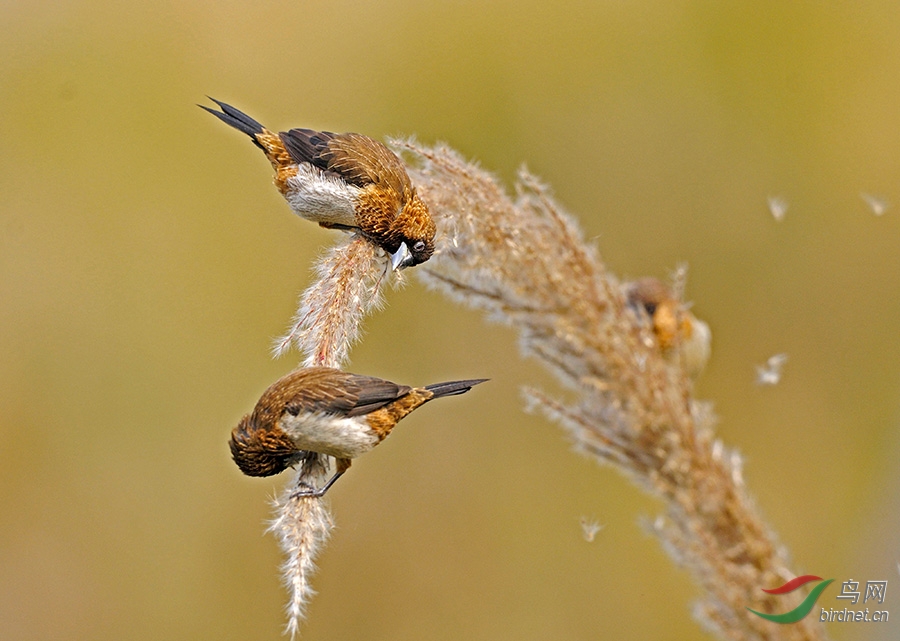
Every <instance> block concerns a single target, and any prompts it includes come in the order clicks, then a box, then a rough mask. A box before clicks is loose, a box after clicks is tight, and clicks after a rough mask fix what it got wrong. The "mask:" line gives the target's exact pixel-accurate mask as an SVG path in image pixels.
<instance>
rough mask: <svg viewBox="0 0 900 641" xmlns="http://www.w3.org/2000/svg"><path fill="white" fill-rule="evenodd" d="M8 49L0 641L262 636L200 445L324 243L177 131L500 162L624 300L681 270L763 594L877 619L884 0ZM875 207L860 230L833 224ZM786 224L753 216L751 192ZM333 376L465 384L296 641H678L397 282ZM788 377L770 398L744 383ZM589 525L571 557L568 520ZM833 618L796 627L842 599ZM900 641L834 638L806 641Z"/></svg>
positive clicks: (177, 23)
mask: <svg viewBox="0 0 900 641" xmlns="http://www.w3.org/2000/svg"><path fill="white" fill-rule="evenodd" d="M0 15H2V23H3V26H2V34H3V35H2V38H0V461H2V463H0V638H2V639H11V640H23V641H26V640H32V639H34V640H38V639H41V640H44V639H90V640H104V639H117V640H118V639H135V640H142V639H168V640H180V639H235V640H237V639H275V638H279V634H280V631H281V628H282V625H283V624H284V616H283V612H282V606H283V603H284V602H285V600H286V594H285V592H284V590H283V588H282V586H281V585H280V584H279V575H278V571H277V566H278V564H279V562H280V554H279V551H278V549H277V546H276V542H275V540H274V538H273V537H271V536H263V530H264V527H265V521H266V519H267V518H268V517H269V506H268V502H269V499H270V498H271V497H272V496H273V494H275V493H276V492H278V491H279V490H280V488H281V487H282V484H283V482H284V481H285V479H280V478H276V479H268V480H260V479H249V478H246V477H242V476H241V475H240V474H239V472H238V470H237V468H236V467H235V466H234V465H233V464H232V463H231V461H230V460H229V455H228V450H227V446H226V439H227V435H228V432H229V430H230V428H231V427H232V426H233V425H234V424H235V423H236V421H237V420H238V419H239V418H240V416H241V415H242V413H244V412H246V411H248V410H249V409H250V408H251V407H252V404H253V402H254V401H255V399H256V398H257V396H258V395H259V393H260V392H261V391H262V390H263V389H264V388H265V387H266V386H267V385H268V384H269V383H271V382H272V381H274V380H275V378H277V377H278V376H280V375H281V374H283V373H285V372H287V371H288V370H289V369H291V368H292V367H293V366H294V365H296V363H297V361H298V358H299V357H298V356H297V355H296V354H293V355H289V356H287V357H284V358H281V359H280V360H277V361H273V360H272V359H271V358H270V356H269V347H270V344H271V341H272V339H273V337H275V336H277V335H279V334H280V333H281V332H282V331H283V330H284V329H285V328H286V326H287V323H288V321H289V319H290V316H291V314H292V312H293V309H294V305H295V302H296V297H297V295H298V293H299V292H300V291H301V290H302V289H303V287H304V286H305V285H306V284H308V283H309V279H310V273H309V266H310V264H311V261H312V259H313V258H314V257H315V256H316V255H317V253H318V252H320V251H321V249H322V247H324V246H326V245H327V244H328V243H330V242H332V240H333V239H334V233H333V232H326V231H322V230H319V229H318V228H316V227H315V226H313V225H311V224H309V223H307V222H305V221H302V220H299V219H298V218H296V217H295V216H293V215H292V214H291V213H290V211H289V210H288V208H287V206H286V205H285V204H284V203H283V202H282V200H281V199H280V196H279V195H278V194H277V192H276V191H275V190H274V189H273V187H272V186H271V183H270V177H271V175H270V174H271V172H270V168H269V167H268V165H267V163H266V161H265V159H264V158H263V157H262V155H261V154H259V153H258V151H257V150H256V149H255V148H254V147H253V146H252V145H251V144H250V143H249V142H248V141H247V140H246V139H245V138H244V137H242V136H241V135H240V134H238V133H236V132H234V131H232V130H230V129H228V128H227V127H224V126H223V125H222V124H221V123H219V122H218V121H216V120H215V119H214V118H212V117H210V116H209V115H208V114H205V113H203V112H202V111H201V110H200V109H198V108H197V107H196V106H194V103H197V102H204V101H206V98H205V96H206V95H207V94H209V95H211V96H214V97H216V98H219V99H222V100H226V101H228V102H231V103H232V104H234V105H236V106H238V107H240V108H242V109H244V110H246V111H247V112H248V113H250V114H251V115H252V116H254V117H256V118H257V119H259V120H261V121H262V122H263V123H264V124H267V125H268V126H270V127H272V128H280V129H285V128H288V127H292V126H306V127H317V128H325V129H331V130H334V131H348V130H349V131H359V132H364V133H367V134H369V135H372V136H375V137H384V136H389V135H407V134H415V135H417V136H418V137H419V139H420V140H423V141H425V142H435V141H438V140H443V141H447V142H448V143H450V144H451V145H452V146H454V147H455V148H457V149H458V150H460V151H461V152H462V153H464V154H465V155H467V156H469V157H472V158H475V159H478V160H479V162H480V163H481V164H482V165H483V166H484V167H486V168H488V169H490V170H492V171H495V172H496V173H497V174H498V175H499V176H500V177H502V178H503V179H504V180H507V181H508V180H510V179H511V178H512V177H513V176H514V174H515V170H516V169H517V167H518V166H519V165H520V164H522V163H525V164H527V166H528V167H529V168H530V169H531V170H532V171H534V172H535V173H537V174H538V175H540V176H542V177H543V179H545V180H546V181H547V182H549V183H550V184H551V185H552V186H553V188H554V190H555V193H556V195H557V197H558V199H559V200H560V201H561V202H562V203H563V204H564V205H565V206H566V207H567V208H568V209H569V210H570V211H572V212H573V213H574V214H576V215H577V216H578V217H579V219H580V221H581V224H582V226H583V228H584V230H585V232H586V234H587V235H588V236H589V237H592V238H595V239H596V242H597V243H598V244H599V246H600V249H601V251H602V253H603V255H604V257H605V258H606V260H607V262H608V264H609V266H610V267H611V268H612V269H613V270H615V271H616V272H617V273H619V274H621V275H623V276H625V277H629V276H631V277H634V276H642V275H647V274H654V275H660V276H665V275H666V274H667V273H668V272H670V271H671V270H672V269H673V268H674V267H675V266H676V265H677V264H679V263H680V262H682V261H684V262H687V263H688V264H689V265H690V279H689V287H688V292H687V293H688V297H689V298H690V299H692V300H693V301H694V302H695V305H694V311H695V312H696V313H697V315H698V316H701V317H703V318H705V319H706V320H707V321H708V322H709V323H710V325H711V326H712V329H713V335H714V352H713V357H712V360H711V363H710V365H709V367H708V369H707V371H706V373H705V374H704V376H703V377H702V378H701V379H700V381H699V383H698V395H699V396H700V397H702V398H709V399H712V400H713V401H714V402H715V406H716V409H717V412H718V414H719V416H720V419H721V422H720V427H719V432H720V435H721V437H722V438H723V439H724V440H725V442H726V443H728V444H729V445H732V446H735V447H738V448H739V449H740V450H741V451H742V452H743V453H744V454H745V455H746V460H747V465H746V469H745V477H746V480H747V483H748V485H749V487H750V489H751V491H752V493H753V494H754V495H755V497H756V499H757V501H758V503H759V506H760V508H761V510H762V511H763V513H764V514H765V515H766V516H767V517H768V519H769V520H770V523H771V525H772V527H773V528H774V529H775V530H776V531H777V532H778V534H779V535H780V537H781V540H782V541H783V542H784V543H785V544H786V545H787V546H788V547H789V548H790V550H791V552H792V555H793V559H794V568H795V569H796V570H797V571H801V572H810V573H815V574H819V575H820V576H823V577H826V578H831V577H834V578H836V579H837V580H838V582H840V581H844V580H847V579H854V580H861V581H865V580H876V579H887V580H888V581H889V583H888V589H887V597H888V603H886V604H885V607H888V608H890V607H891V604H893V609H894V611H892V612H891V614H892V615H893V616H894V617H895V618H897V619H900V576H898V575H897V574H896V572H897V568H896V565H895V564H896V562H897V560H898V559H900V545H898V541H900V537H898V531H900V474H898V471H900V467H898V463H897V461H898V458H900V438H898V420H900V412H898V409H900V340H898V338H900V331H898V330H900V37H898V32H900V5H898V4H897V3H896V2H876V1H865V2H855V3H851V2H845V3H837V2H783V1H771V2H770V1H759V0H757V1H754V2H746V1H743V2H700V1H674V2H673V1H670V2H659V1H645V2H626V1H611V2H610V1H608V2H600V1H596V2H586V1H585V2H572V1H565V2H531V1H522V0H517V1H515V2H495V3H483V2H461V1H459V2H451V1H447V2H421V3H420V2H410V1H400V0H398V1H392V2H372V3H368V2H342V1H335V0H331V1H329V2H305V1H301V0H292V1H290V2H279V3H273V2H262V3H250V2H234V1H227V2H158V3H149V2H147V3H141V2H132V3H117V2H100V1H98V2H86V1H76V0H73V1H68V2H65V1H58V2H29V3H25V2H17V3H15V2H7V3H4V6H3V8H2V10H0ZM863 193H865V194H871V195H874V196H877V197H879V198H883V199H884V200H885V201H887V202H888V203H891V202H894V203H897V205H898V206H895V207H890V206H889V208H888V210H887V212H886V213H885V214H884V215H883V216H880V217H878V216H875V215H874V214H873V212H872V210H871V209H870V207H869V206H868V205H867V204H866V202H865V201H864V200H863V198H862V197H861V194H863ZM769 197H781V198H784V199H785V201H786V202H787V203H788V210H787V215H786V217H785V219H784V220H783V221H782V222H781V223H776V222H775V220H774V219H773V217H772V215H771V214H770V213H769V210H768V205H767V199H768V198H769ZM366 329H367V334H366V338H365V340H364V342H363V343H362V344H360V345H359V346H358V347H357V348H356V349H355V350H354V352H353V355H352V356H353V360H352V367H351V369H353V370H354V371H359V372H363V373H367V374H374V375H380V376H384V377H388V378H393V379H396V380H399V381H401V382H407V383H414V384H424V383H430V382H435V381H438V380H444V379H448V378H454V377H490V378H491V379H492V381H491V383H490V384H488V385H484V386H482V387H479V388H478V389H477V390H475V392H473V393H472V394H470V395H467V396H465V397H462V398H460V399H454V400H453V401H452V402H449V401H448V402H446V405H444V406H443V407H442V408H436V407H429V408H425V409H423V410H421V411H420V412H417V414H416V415H415V416H414V417H411V418H409V419H407V420H406V421H405V422H404V423H403V424H402V426H401V428H400V429H399V430H398V431H397V432H395V434H394V435H393V436H392V438H391V439H390V440H389V441H388V442H387V443H385V444H384V445H383V446H382V447H380V448H378V449H377V450H376V451H375V452H373V453H372V454H370V455H369V456H367V457H365V458H363V459H361V460H360V461H359V462H358V463H357V464H356V465H354V467H353V469H352V471H351V473H349V474H348V475H347V477H346V478H345V479H343V480H342V481H341V482H340V483H339V484H338V485H337V486H336V487H335V489H334V490H333V491H332V492H331V494H330V499H331V503H332V507H333V510H334V513H335V518H336V521H337V524H338V527H337V529H336V530H335V532H334V536H333V538H332V540H331V542H330V544H329V545H328V547H327V549H326V550H325V552H324V554H323V555H322V557H321V563H320V571H319V573H318V575H317V577H316V579H315V585H316V587H317V589H318V590H319V595H318V596H317V597H316V598H315V600H314V601H313V602H312V605H311V607H310V609H309V620H308V623H307V624H306V625H305V626H304V628H303V638H307V639H391V640H404V639H410V640H450V639H467V640H475V639H484V640H491V641H496V640H500V639H516V640H522V639H525V640H527V639H534V640H544V639H618V640H625V639H641V640H643V639H673V640H674V639H686V638H704V635H705V633H704V632H702V631H701V630H700V629H699V628H698V626H697V625H696V624H695V622H694V621H693V620H692V619H691V616H690V612H689V608H690V603H691V601H692V600H693V599H694V598H696V596H697V589H696V588H695V587H694V585H693V583H692V582H691V581H690V579H689V577H688V576H687V574H686V573H685V572H684V571H683V570H679V569H677V568H676V567H674V566H673V564H672V563H671V562H670V560H669V559H668V558H667V557H666V556H665V554H664V553H663V552H662V551H661V549H660V546H659V545H658V544H657V542H656V541H655V540H653V539H652V538H650V537H648V536H646V535H644V534H643V530H642V529H641V526H640V525H639V519H640V518H641V517H642V516H650V517H652V516H653V515H654V514H655V513H656V511H658V510H659V509H660V506H659V505H658V504H656V503H655V502H654V501H652V500H650V499H648V498H646V497H645V496H643V495H642V494H641V493H640V492H639V491H638V490H637V489H635V488H634V487H633V486H632V485H630V483H629V482H628V481H627V480H625V479H623V478H622V477H620V476H619V475H618V474H617V473H616V472H615V471H613V470H611V469H609V468H601V467H598V466H597V465H595V464H594V463H592V462H590V461H588V460H586V459H583V458H580V457H579V456H577V455H575V454H573V453H572V452H571V449H570V446H569V444H567V443H566V441H565V440H564V438H563V437H562V435H561V431H560V430H559V429H558V428H557V427H556V426H554V425H552V424H549V423H547V422H546V421H544V420H542V419H540V418H538V417H533V416H526V415H524V414H523V412H522V411H521V409H520V407H521V403H520V398H519V391H518V389H519V387H520V385H522V384H523V383H525V382H530V383H533V382H535V381H536V382H538V383H539V384H543V385H547V386H548V387H550V388H551V389H552V386H553V383H552V381H551V380H550V379H549V378H548V377H547V376H546V375H545V374H544V373H543V372H542V371H541V370H540V369H539V368H538V366H537V365H535V364H533V363H525V364H522V362H521V360H520V359H519V356H518V354H517V348H516V341H515V338H514V336H513V334H512V333H511V332H510V331H508V330H506V329H503V328H500V327H496V326H489V325H485V324H484V323H483V321H482V319H481V318H480V317H479V316H478V315H477V314H475V313H473V312H470V311H466V310H462V309H459V308H457V307H455V306H453V305H452V304H451V303H450V302H448V301H446V300H444V299H443V298H441V297H439V296H438V295H437V294H434V293H430V292H427V291H425V290H424V289H423V287H421V285H419V284H418V282H416V280H415V279H412V284H411V285H410V286H409V287H407V288H406V289H404V290H402V291H399V292H394V293H391V294H390V295H389V296H388V305H387V307H386V309H384V310H383V311H382V312H380V313H379V314H378V315H377V316H376V317H374V318H372V319H371V321H370V322H368V323H367V327H366ZM778 352H786V353H787V354H788V355H789V358H790V360H789V361H788V363H787V365H786V367H785V370H784V379H783V381H782V383H781V384H780V385H778V386H777V387H774V388H760V387H757V386H756V385H755V384H754V377H755V371H754V365H755V364H758V363H762V362H763V361H764V360H765V359H766V358H767V357H769V356H771V355H772V354H774V353H778ZM581 517H587V518H589V519H596V520H598V521H599V522H601V523H603V524H604V525H605V528H604V529H603V530H602V531H601V532H600V533H599V534H598V536H597V538H596V540H595V541H594V542H593V543H588V542H586V541H585V540H584V538H583V536H582V533H581V529H580V526H579V519H580V518H581ZM836 592H837V590H836V589H835V590H833V591H831V592H828V593H826V595H825V596H823V597H822V598H823V601H822V605H825V606H827V607H838V606H839V605H840V606H841V607H843V606H844V605H846V604H844V603H841V602H837V601H836V600H835V599H834V596H835V594H836ZM898 629H900V624H897V623H895V622H891V623H890V624H882V625H880V626H879V625H874V624H869V625H843V626H838V625H833V626H831V627H830V632H831V634H832V635H833V636H834V637H835V638H837V639H888V638H891V639H893V638H896V634H897V630H898Z"/></svg>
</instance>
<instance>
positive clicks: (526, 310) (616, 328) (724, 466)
mask: <svg viewBox="0 0 900 641" xmlns="http://www.w3.org/2000/svg"><path fill="white" fill-rule="evenodd" d="M394 145H395V148H396V149H397V150H398V151H400V152H401V153H404V154H405V155H407V157H409V158H410V159H411V161H412V162H411V163H410V164H411V165H412V167H411V171H410V176H411V177H412V179H413V182H414V184H416V187H417V189H418V190H419V192H420V195H421V196H422V198H423V200H425V202H427V203H428V204H429V207H430V209H431V211H432V214H433V216H434V218H435V222H436V223H437V225H438V229H439V230H440V234H441V235H440V236H439V238H438V239H437V243H438V252H437V253H436V254H435V257H434V258H433V259H432V260H431V261H430V262H429V263H427V264H425V265H423V266H421V267H419V268H418V269H417V270H416V273H418V274H419V275H420V276H422V277H423V278H424V280H425V282H426V283H427V284H429V285H430V286H433V287H435V288H437V289H439V290H441V291H443V292H445V293H446V294H448V295H450V296H451V297H452V298H454V299H456V300H458V301H460V302H463V303H465V304H467V305H470V306H472V307H476V308H480V309H483V310H485V311H486V312H488V314H489V316H490V317H491V318H492V319H494V320H499V321H501V322H504V323H506V324H509V325H511V326H512V327H514V328H515V329H516V330H517V331H518V333H519V336H520V341H521V347H522V350H523V352H524V353H525V354H526V355H529V356H534V357H535V358H537V359H538V360H539V361H541V362H542V363H544V364H545V365H547V366H548V367H549V368H550V369H551V370H552V371H553V372H554V373H555V374H556V375H557V377H558V378H559V380H560V381H561V382H562V383H563V384H564V385H565V386H566V387H567V388H569V390H570V393H569V398H568V399H566V400H558V399H555V398H552V397H550V396H548V395H546V394H545V393H543V392H540V391H537V390H534V389H527V390H525V392H524V394H525V398H526V401H527V404H528V405H529V406H530V407H535V408H539V409H540V410H542V411H543V412H544V413H545V414H546V415H547V416H549V417H550V418H552V419H553V420H555V421H557V422H558V423H560V424H561V425H562V426H563V427H564V428H565V429H566V430H567V431H568V433H569V436H570V438H571V439H572V440H573V442H574V443H575V446H576V448H577V449H578V450H580V451H581V452H583V453H585V454H587V455H588V456H590V457H593V458H595V459H596V460H597V461H599V462H603V463H610V464H612V465H613V466H615V467H616V468H617V469H619V470H621V471H622V472H624V473H625V474H626V475H627V476H629V477H630V478H632V479H633V480H635V481H636V482H637V484H638V485H639V486H640V487H642V488H643V489H644V490H646V491H647V492H649V493H650V494H652V495H653V496H656V497H659V498H660V499H661V500H662V501H663V503H664V505H665V514H664V515H663V516H660V517H659V518H658V519H656V521H655V522H654V523H653V524H652V526H651V527H652V529H653V530H654V531H655V532H656V533H657V535H658V536H659V537H660V538H661V539H662V542H663V544H664V546H665V548H666V549H667V551H668V552H669V553H670V554H671V556H672V557H673V559H674V560H675V561H676V562H677V563H679V564H682V565H684V566H685V567H687V568H688V569H689V570H690V572H691V573H692V575H693V576H694V578H695V579H696V581H697V582H698V583H699V584H700V586H701V588H702V589H703V596H702V597H701V599H700V601H699V603H698V604H697V606H696V609H695V616H696V617H697V619H698V620H699V621H700V622H701V623H702V624H703V625H705V626H706V627H707V628H709V629H710V630H712V631H713V632H714V633H716V634H718V635H719V636H720V637H721V638H723V639H732V640H735V641H737V640H741V641H747V640H751V639H753V640H759V639H790V640H800V639H822V638H824V632H823V630H822V628H821V626H820V625H819V624H818V623H817V622H816V621H814V620H813V617H808V618H806V619H804V620H803V621H801V622H799V623H797V624H794V625H779V624H775V623H770V622H768V621H765V620H763V619H761V618H759V617H757V616H755V615H753V614H751V613H749V612H747V610H746V608H747V607H751V608H753V609H755V610H759V611H763V612H773V611H774V612H780V611H786V610H787V609H789V608H791V607H794V606H796V605H797V604H799V597H798V598H796V599H795V601H794V603H793V604H791V603H789V601H790V599H787V598H785V597H784V596H780V597H777V599H775V598H773V597H767V595H765V594H764V593H763V592H762V590H761V588H763V587H775V586H778V585H781V584H782V583H784V582H786V581H787V580H789V579H790V578H792V577H793V576H795V574H794V572H792V571H791V570H790V569H789V567H788V559H787V553H786V551H785V550H784V549H783V548H782V547H780V546H779V544H778V543H777V541H776V538H775V536H774V534H773V533H772V532H771V531H770V529H769V528H768V527H767V526H766V524H765V523H764V522H763V521H762V519H761V518H760V516H759V514H758V513H757V511H756V509H755V507H754V505H753V502H752V500H751V498H750V496H749V495H748V493H747V490H746V488H745V487H744V484H743V480H742V477H741V458H740V456H739V455H738V454H737V453H736V452H734V451H729V450H727V449H726V448H725V447H724V446H723V445H722V443H721V442H720V441H718V440H716V439H715V437H714V434H713V430H712V423H713V418H712V414H711V411H710V410H709V408H708V406H706V405H705V404H702V403H698V402H697V401H695V400H694V399H693V394H692V383H691V380H690V378H689V377H688V376H687V375H686V374H685V372H684V371H683V369H682V367H681V366H680V365H679V363H678V361H677V359H671V358H666V357H665V356H664V355H663V354H662V353H661V351H660V350H659V348H658V346H657V343H656V341H655V339H654V338H653V335H652V333H651V332H650V330H649V329H648V327H647V323H646V322H642V319H641V318H640V317H639V316H638V314H637V313H636V312H635V311H634V310H633V309H632V308H631V307H629V306H628V304H627V302H626V298H625V293H624V287H623V286H622V284H620V283H619V282H618V280H617V279H616V278H615V277H614V276H613V275H612V274H611V273H609V272H608V271H607V270H606V268H605V266H604V265H603V263H602V262H601V260H600V258H599V256H598V254H597V252H596V251H595V249H594V248H593V247H592V246H590V245H588V244H587V243H585V241H584V239H583V236H582V234H581V232H580V231H579V229H578V228H577V226H576V224H575V222H574V221H573V220H572V218H571V217H570V216H568V215H567V214H566V213H565V212H563V211H562V209H561V208H560V207H559V205H557V204H556V203H555V202H554V201H553V200H552V198H551V197H550V196H549V194H548V190H547V189H546V188H545V187H543V186H542V185H541V184H539V183H538V181H537V180H535V178H534V177H532V176H531V175H529V174H528V173H526V172H525V171H522V172H521V174H520V177H519V181H518V184H517V186H516V196H515V198H510V197H509V196H508V195H507V193H505V191H504V190H503V189H502V188H501V187H500V186H499V184H498V182H497V181H496V180H495V179H494V178H493V177H492V176H490V175H489V174H487V173H486V172H484V171H482V170H481V169H479V168H478V167H476V166H474V165H472V164H470V163H467V162H466V161H465V160H463V159H462V158H461V157H460V156H459V155H458V154H456V153H455V152H453V151H452V150H450V149H447V148H445V147H441V146H438V147H434V148H428V147H423V146H420V145H418V144H416V143H415V142H411V141H396V142H395V143H394ZM643 320H645V319H643ZM795 596H796V595H795Z"/></svg>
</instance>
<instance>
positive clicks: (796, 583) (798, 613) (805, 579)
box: [747, 574, 834, 623]
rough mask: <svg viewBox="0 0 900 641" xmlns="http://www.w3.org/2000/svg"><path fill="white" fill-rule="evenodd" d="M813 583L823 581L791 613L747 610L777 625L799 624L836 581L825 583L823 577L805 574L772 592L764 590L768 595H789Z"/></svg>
mask: <svg viewBox="0 0 900 641" xmlns="http://www.w3.org/2000/svg"><path fill="white" fill-rule="evenodd" d="M811 581H821V583H819V585H817V586H816V587H814V588H813V589H812V590H810V592H809V594H807V595H806V598H805V599H803V603H801V604H800V605H798V606H797V607H796V608H794V609H793V610H791V611H790V612H784V613H782V614H766V613H765V612H757V611H756V610H753V609H751V608H747V609H748V610H750V611H751V612H752V613H753V614H755V615H756V616H760V617H762V618H763V619H767V620H769V621H774V622H775V623H797V621H799V620H800V619H802V618H803V617H805V616H806V615H807V614H809V612H810V610H812V609H813V606H814V605H815V604H816V599H818V598H819V596H820V595H821V594H822V592H824V591H825V588H827V587H828V584H829V583H831V582H832V581H834V579H828V580H827V581H823V580H822V577H820V576H815V575H813V574H805V575H803V576H798V577H797V578H796V579H791V580H790V581H788V582H787V583H785V584H784V585H782V586H780V587H777V588H772V589H771V590H766V589H763V592H766V593H767V594H787V593H788V592H793V591H794V590H796V589H797V588H799V587H800V586H802V585H806V584H807V583H810V582H811Z"/></svg>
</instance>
